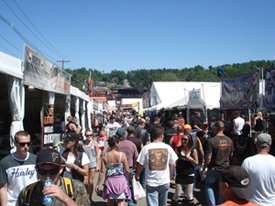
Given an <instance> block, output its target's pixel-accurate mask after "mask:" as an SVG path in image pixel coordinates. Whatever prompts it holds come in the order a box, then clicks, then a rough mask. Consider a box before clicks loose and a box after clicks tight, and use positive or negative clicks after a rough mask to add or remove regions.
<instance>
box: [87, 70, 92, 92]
mask: <svg viewBox="0 0 275 206" xmlns="http://www.w3.org/2000/svg"><path fill="white" fill-rule="evenodd" d="M88 93H89V96H93V79H92V72H91V71H90V75H89V77H88Z"/></svg>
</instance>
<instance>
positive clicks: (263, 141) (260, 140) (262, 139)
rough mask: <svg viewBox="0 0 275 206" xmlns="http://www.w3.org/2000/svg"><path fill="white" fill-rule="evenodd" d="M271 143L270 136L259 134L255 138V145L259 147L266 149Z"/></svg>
mask: <svg viewBox="0 0 275 206" xmlns="http://www.w3.org/2000/svg"><path fill="white" fill-rule="evenodd" d="M271 143H272V139H271V136H270V134H267V133H261V134H259V135H258V136H257V138H256V144H257V145H258V146H259V147H267V146H269V145H271Z"/></svg>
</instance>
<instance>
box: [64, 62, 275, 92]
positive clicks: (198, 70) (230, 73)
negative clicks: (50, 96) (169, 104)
mask: <svg viewBox="0 0 275 206" xmlns="http://www.w3.org/2000/svg"><path fill="white" fill-rule="evenodd" d="M260 68H264V71H266V70H267V69H274V61H270V60H259V61H250V62H245V63H236V64H225V65H221V66H216V67H213V66H209V67H208V68H204V67H202V66H200V65H198V66H195V67H190V68H182V69H173V68H162V69H137V70H131V71H127V72H125V71H123V70H113V71H111V72H109V73H105V72H101V71H99V70H96V69H91V68H88V69H87V68H85V67H82V68H79V69H66V71H67V72H68V73H70V74H71V75H72V77H71V84H72V85H73V86H75V87H77V88H79V89H81V90H83V88H84V87H83V86H84V85H85V84H87V80H88V77H89V75H90V74H91V77H92V79H93V86H106V87H109V88H111V89H112V88H114V87H115V88H119V87H122V85H123V81H124V80H125V79H127V80H128V82H129V84H130V86H131V87H132V88H136V89H149V88H150V86H151V84H152V82H154V81H204V82H218V81H220V80H221V79H222V78H225V79H228V78H235V77H238V76H241V75H243V74H246V73H249V72H251V71H255V70H256V69H260ZM218 69H219V70H222V71H223V74H222V76H218V75H217V70H218Z"/></svg>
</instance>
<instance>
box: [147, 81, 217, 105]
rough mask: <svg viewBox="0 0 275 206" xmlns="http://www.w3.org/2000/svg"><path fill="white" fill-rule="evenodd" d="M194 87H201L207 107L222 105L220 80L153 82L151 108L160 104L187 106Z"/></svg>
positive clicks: (202, 96)
mask: <svg viewBox="0 0 275 206" xmlns="http://www.w3.org/2000/svg"><path fill="white" fill-rule="evenodd" d="M194 89H200V91H201V92H200V93H201V99H202V100H203V101H204V102H205V105H206V108H210V109H212V108H219V107H220V95H221V91H220V82H153V84H152V86H151V89H150V92H151V99H150V102H151V106H152V107H151V108H154V107H155V106H156V105H160V104H162V105H163V106H166V107H168V108H172V107H185V106H187V103H188V101H189V92H190V91H192V90H194Z"/></svg>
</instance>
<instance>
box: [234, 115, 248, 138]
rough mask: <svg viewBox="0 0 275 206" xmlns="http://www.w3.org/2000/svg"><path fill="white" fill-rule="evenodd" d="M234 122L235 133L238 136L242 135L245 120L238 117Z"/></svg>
mask: <svg viewBox="0 0 275 206" xmlns="http://www.w3.org/2000/svg"><path fill="white" fill-rule="evenodd" d="M233 121H234V126H235V129H234V131H235V132H236V133H237V134H238V135H241V130H242V129H243V126H244V124H245V121H244V119H243V118H241V117H237V118H236V119H234V120H233Z"/></svg>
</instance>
